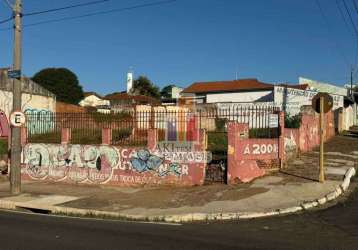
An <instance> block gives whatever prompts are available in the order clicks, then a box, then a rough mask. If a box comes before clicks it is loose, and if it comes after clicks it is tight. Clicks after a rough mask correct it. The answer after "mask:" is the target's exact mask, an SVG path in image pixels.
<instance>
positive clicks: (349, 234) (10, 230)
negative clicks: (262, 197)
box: [0, 190, 358, 250]
mask: <svg viewBox="0 0 358 250" xmlns="http://www.w3.org/2000/svg"><path fill="white" fill-rule="evenodd" d="M353 197H354V198H352V199H350V200H349V201H347V202H345V203H344V204H339V205H337V206H335V207H332V208H329V209H327V210H321V211H316V212H309V213H303V214H298V215H290V216H283V217H273V218H266V219H256V220H247V221H239V222H231V223H210V224H186V225H161V224H143V223H132V222H118V221H101V220H90V219H76V218H61V217H53V216H43V215H33V214H20V213H14V212H6V211H1V212H0V233H1V235H0V239H1V240H0V249H185V250H189V249H358V190H357V191H356V192H355V193H354V195H353Z"/></svg>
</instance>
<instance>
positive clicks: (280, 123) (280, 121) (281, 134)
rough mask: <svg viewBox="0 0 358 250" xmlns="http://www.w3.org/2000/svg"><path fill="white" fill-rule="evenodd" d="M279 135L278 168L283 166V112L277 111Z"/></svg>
mask: <svg viewBox="0 0 358 250" xmlns="http://www.w3.org/2000/svg"><path fill="white" fill-rule="evenodd" d="M279 125H280V128H279V129H280V137H279V151H278V152H279V159H280V168H283V164H284V162H285V112H283V111H280V113H279Z"/></svg>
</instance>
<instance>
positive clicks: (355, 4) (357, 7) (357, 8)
mask: <svg viewBox="0 0 358 250" xmlns="http://www.w3.org/2000/svg"><path fill="white" fill-rule="evenodd" d="M352 2H353V6H354V9H355V10H356V12H357V13H358V5H357V2H356V1H355V0H352Z"/></svg>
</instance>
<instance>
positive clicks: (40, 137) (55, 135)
mask: <svg viewBox="0 0 358 250" xmlns="http://www.w3.org/2000/svg"><path fill="white" fill-rule="evenodd" d="M28 141H29V142H30V143H61V132H60V131H53V132H47V133H43V134H30V135H29V137H28Z"/></svg>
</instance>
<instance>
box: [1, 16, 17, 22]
mask: <svg viewBox="0 0 358 250" xmlns="http://www.w3.org/2000/svg"><path fill="white" fill-rule="evenodd" d="M13 19H14V17H9V18H8V19H5V20H2V21H0V24H3V23H7V22H9V21H11V20H13Z"/></svg>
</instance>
